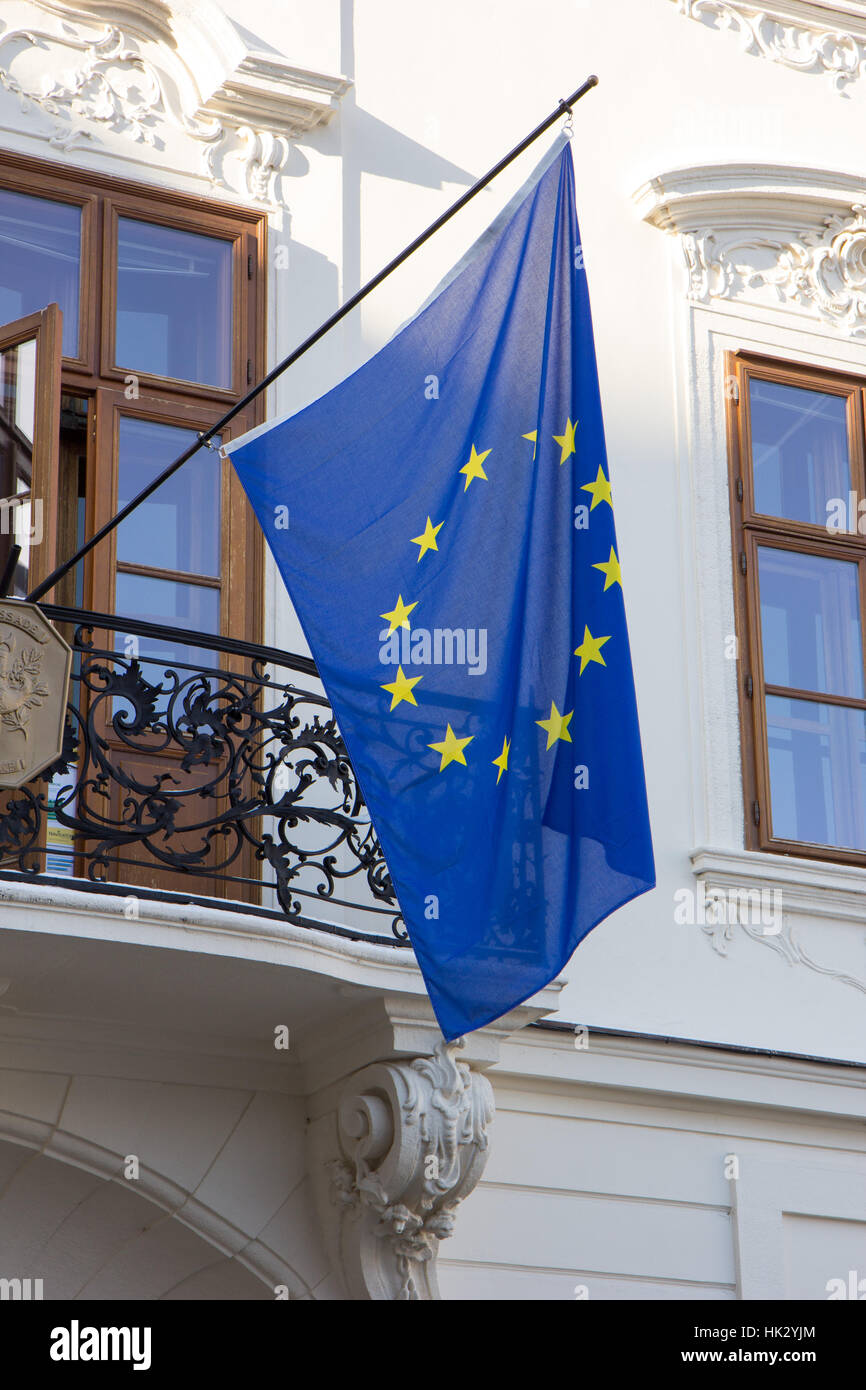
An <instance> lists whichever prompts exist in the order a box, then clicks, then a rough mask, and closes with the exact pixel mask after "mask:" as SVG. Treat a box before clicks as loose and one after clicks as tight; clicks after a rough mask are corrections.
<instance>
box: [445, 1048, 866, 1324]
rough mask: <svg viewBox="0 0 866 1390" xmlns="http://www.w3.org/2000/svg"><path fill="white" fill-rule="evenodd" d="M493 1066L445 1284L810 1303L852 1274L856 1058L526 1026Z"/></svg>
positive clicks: (859, 1176)
mask: <svg viewBox="0 0 866 1390" xmlns="http://www.w3.org/2000/svg"><path fill="white" fill-rule="evenodd" d="M491 1079H492V1081H493V1085H494V1091H495V1095H496V1111H497V1114H496V1124H495V1132H494V1136H493V1143H492V1146H491V1154H490V1160H489V1163H488V1165H487V1168H486V1170H485V1173H484V1177H483V1179H482V1181H481V1183H480V1185H479V1187H478V1188H477V1189H476V1191H475V1192H474V1193H473V1194H472V1195H471V1196H470V1197H469V1199H468V1200H467V1201H466V1203H465V1204H464V1206H463V1207H462V1208H461V1213H460V1219H459V1221H458V1223H457V1228H456V1230H455V1233H454V1235H453V1236H452V1238H451V1239H450V1240H448V1241H446V1242H444V1243H443V1245H442V1247H441V1253H440V1260H439V1271H440V1285H441V1288H442V1296H443V1298H448V1299H497V1300H498V1299H544V1300H554V1301H556V1300H563V1299H564V1300H572V1301H575V1300H576V1301H580V1302H584V1301H587V1300H588V1301H589V1302H590V1303H592V1302H593V1301H595V1300H598V1299H615V1300H630V1299H652V1300H665V1299H673V1300H684V1299H686V1300H692V1299H695V1300H697V1299H710V1300H715V1301H718V1300H729V1299H746V1300H751V1299H757V1298H761V1299H781V1300H787V1299H793V1298H807V1299H816V1300H821V1299H827V1298H828V1296H829V1292H830V1291H828V1287H827V1286H828V1283H829V1281H830V1280H833V1279H840V1280H843V1281H845V1284H846V1286H847V1285H848V1283H849V1271H850V1270H852V1269H853V1270H856V1271H858V1281H859V1278H864V1277H866V1219H864V1218H866V1178H864V1162H863V1158H864V1149H866V1143H864V1135H863V1124H862V1113H863V1089H862V1074H858V1071H857V1069H845V1068H842V1067H836V1068H827V1067H823V1066H817V1065H815V1064H814V1063H805V1062H795V1061H791V1060H788V1059H782V1058H774V1059H768V1058H767V1057H761V1056H752V1057H743V1056H737V1055H736V1054H735V1053H724V1052H720V1051H717V1050H716V1051H714V1050H712V1049H706V1048H697V1047H686V1046H678V1047H672V1046H669V1045H668V1046H665V1045H660V1044H657V1043H649V1042H647V1041H645V1040H635V1039H623V1038H613V1037H604V1036H600V1035H597V1034H593V1033H590V1035H589V1046H588V1048H587V1049H586V1050H583V1051H578V1050H577V1049H576V1048H575V1047H574V1046H573V1041H572V1039H570V1038H569V1037H568V1036H567V1035H562V1034H560V1035H556V1034H554V1035H551V1034H549V1033H541V1032H535V1031H533V1032H531V1033H530V1034H524V1035H523V1037H522V1038H521V1040H520V1042H519V1043H518V1042H515V1043H513V1044H510V1045H509V1046H508V1047H507V1048H506V1049H505V1055H504V1057H503V1060H502V1062H501V1063H500V1065H499V1066H497V1067H496V1068H495V1070H494V1071H493V1073H492V1074H491ZM863 1287H864V1289H866V1284H864V1286H863ZM837 1296H838V1292H837ZM861 1296H862V1295H861ZM586 1315H589V1314H588V1313H587V1314H586ZM578 1316H579V1315H578Z"/></svg>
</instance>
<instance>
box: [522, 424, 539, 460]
mask: <svg viewBox="0 0 866 1390" xmlns="http://www.w3.org/2000/svg"><path fill="white" fill-rule="evenodd" d="M523 438H524V439H528V440H529V442H530V444H531V445H532V457H533V458H535V451H536V449H537V448H538V430H531V431H530V432H529V434H525V435H524V436H523Z"/></svg>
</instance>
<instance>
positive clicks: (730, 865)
mask: <svg viewBox="0 0 866 1390" xmlns="http://www.w3.org/2000/svg"><path fill="white" fill-rule="evenodd" d="M691 863H692V869H693V871H694V874H695V878H696V879H697V880H698V882H699V883H702V884H703V885H704V888H705V890H706V893H707V894H708V895H709V894H710V893H711V892H713V890H715V891H716V892H718V893H720V894H723V895H725V898H726V900H727V901H730V899H727V895H728V894H729V893H730V892H731V891H733V890H737V889H739V890H745V891H746V892H755V891H756V890H757V891H758V892H761V891H762V890H763V891H764V892H765V893H767V894H769V895H772V893H773V892H774V890H775V892H777V893H779V894H780V895H781V896H780V898H778V899H773V898H772V897H770V898H769V899H768V902H771V903H774V904H775V903H779V904H780V906H781V913H780V919H779V920H778V921H777V922H775V923H774V924H773V925H772V926H771V927H767V926H766V925H765V924H764V923H763V922H761V921H759V920H758V921H755V920H754V917H753V918H752V920H749V921H747V920H745V917H746V914H745V913H740V914H738V915H737V914H734V920H729V919H730V918H731V916H732V914H731V913H730V912H727V913H720V914H719V916H720V917H721V920H719V921H706V922H701V923H700V925H701V930H702V931H703V932H704V934H705V935H706V936H707V937H708V939H709V941H710V944H711V945H712V947H713V950H714V951H716V952H717V953H718V954H719V955H721V956H727V955H728V954H729V949H730V946H731V943H732V942H733V940H734V934H735V929H736V930H737V931H738V932H743V933H745V935H746V936H748V937H750V938H751V939H752V940H753V941H757V942H759V943H760V944H761V945H763V946H770V947H771V948H772V949H773V950H774V951H776V952H777V953H778V954H779V955H781V956H782V957H783V958H784V959H785V960H786V961H787V962H788V964H789V965H804V966H806V967H808V969H810V970H814V971H816V972H817V973H818V974H819V975H826V976H829V977H831V978H833V979H835V980H838V981H839V982H840V983H841V984H845V985H849V986H851V987H852V988H853V989H856V990H859V991H860V992H861V993H863V994H866V977H864V976H861V975H859V974H858V975H852V974H849V973H847V972H846V971H845V970H844V969H836V968H834V967H833V966H831V965H823V964H820V963H819V962H818V961H817V960H815V958H814V957H813V956H812V955H811V953H810V952H809V951H807V949H806V948H805V945H804V944H803V943H802V942H801V940H800V937H799V929H800V922H799V921H798V920H797V919H800V918H812V919H815V918H817V919H824V920H825V921H826V920H828V919H830V920H833V921H836V922H843V923H844V922H848V923H850V924H851V925H852V926H856V927H863V926H864V925H866V869H861V868H858V867H857V866H855V865H851V864H831V863H827V862H817V861H815V860H813V859H799V858H796V857H795V856H793V855H782V854H767V853H766V852H764V851H761V850H743V849H734V850H731V849H714V848H710V847H707V846H701V847H699V848H698V849H696V850H694V851H693V852H692V855H691ZM707 915H708V916H709V915H710V914H709V913H708V914H707ZM837 942H838V938H837Z"/></svg>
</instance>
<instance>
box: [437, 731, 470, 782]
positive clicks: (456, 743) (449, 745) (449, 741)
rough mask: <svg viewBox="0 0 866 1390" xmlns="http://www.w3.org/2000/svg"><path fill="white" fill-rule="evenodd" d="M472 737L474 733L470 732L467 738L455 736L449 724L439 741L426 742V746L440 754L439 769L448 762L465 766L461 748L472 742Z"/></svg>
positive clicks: (444, 766) (442, 768) (443, 769)
mask: <svg viewBox="0 0 866 1390" xmlns="http://www.w3.org/2000/svg"><path fill="white" fill-rule="evenodd" d="M474 737H475V735H474V734H470V735H469V737H468V738H456V737H455V735H454V730H453V729H452V728H451V725H450V724H449V725H448V727H447V730H446V733H445V737H444V738H443V740H442V742H441V743H428V744H427V747H428V748H432V749H433V751H434V752H436V753H441V754H442V761H441V763H440V764H439V771H440V772H444V771H445V768H446V767H447V766H448V764H449V763H462V764H463V766H464V767H465V766H466V759H465V758H464V756H463V749H464V748H465V747H466V745H467V743H471V742H472V740H473V738H474Z"/></svg>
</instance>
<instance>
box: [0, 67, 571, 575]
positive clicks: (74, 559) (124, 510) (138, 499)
mask: <svg viewBox="0 0 866 1390" xmlns="http://www.w3.org/2000/svg"><path fill="white" fill-rule="evenodd" d="M596 86H598V78H597V77H596V76H595V75H594V74H593V75H592V76H591V77H587V79H586V81H585V82H583V83H582V84H581V86H579V87H578V88H577V90H576V91H574V92H572V94H571V96H570V97H567V98H563V99H562V100H560V102H559V105H558V106H557V108H556V110H555V111H552V112H551V113H550V115H549V116H546V117H545V119H544V120H543V121H542V122H541V123H540V124H539V125H537V126H536V127H535V129H534V130H532V131H530V133H529V134H528V135H527V136H526V137H525V139H523V140H521V141H520V144H519V145H515V146H514V149H513V150H510V151H509V152H508V154H507V155H505V156H504V157H503V158H502V159H500V160H499V162H498V164H494V166H493V168H492V169H489V170H488V172H487V173H486V174H485V175H484V176H483V178H480V179H478V181H477V182H476V183H474V184H473V185H472V187H471V188H468V189H467V190H466V192H465V193H462V194H461V195H460V197H459V198H458V199H457V201H456V202H454V203H452V204H451V206H450V208H448V209H446V211H445V212H443V213H442V215H441V216H440V217H437V218H436V221H435V222H431V223H430V226H429V227H428V228H427V229H426V231H423V232H422V233H421V235H420V236H417V237H416V238H415V240H414V241H410V243H409V245H408V246H406V247H404V249H403V250H402V251H401V252H400V254H399V255H397V256H395V257H394V259H393V260H392V261H389V262H388V264H387V265H386V266H384V267H383V268H382V270H380V271H378V273H377V274H376V275H374V276H373V278H372V280H368V281H367V283H366V285H362V287H361V289H359V290H358V291H356V293H355V294H353V295H352V296H351V297H350V298H349V299H347V300H346V302H345V304H342V305H341V306H340V308H339V309H337V310H336V311H335V312H334V313H333V314H332V315H331V317H330V318H328V319H326V320H325V322H324V323H323V324H320V325H319V327H318V328H317V329H316V330H315V332H314V333H311V334H310V336H309V338H306V339H305V340H304V342H302V343H301V345H300V347H296V348H295V349H294V351H293V352H290V353H289V355H288V357H284V358H283V360H282V362H278V363H277V365H276V366H275V367H273V368H272V369H271V370H270V371H269V372H268V374H267V376H264V377H262V379H261V381H259V382H258V383H257V384H256V385H255V386H253V387H251V389H250V390H249V391H247V393H246V395H245V396H244V397H242V399H241V400H239V401H238V402H237V403H236V404H235V405H233V406H232V407H231V409H230V410H227V411H226V413H225V415H223V416H222V417H221V419H219V420H217V422H216V424H215V425H211V427H210V429H208V430H204V431H203V432H202V433H201V434H199V436H198V438H197V439H196V442H195V443H194V444H191V445H190V447H189V448H188V449H186V450H185V451H184V452H183V453H182V454H179V455H178V457H177V458H176V459H175V460H174V462H173V463H170V464H169V465H168V467H167V468H164V469H163V471H162V472H161V473H160V474H159V475H158V476H157V477H156V478H154V479H153V481H152V482H151V483H148V485H147V487H145V488H142V490H141V492H139V493H138V494H137V495H136V496H135V497H133V498H132V500H131V501H130V502H127V504H126V506H125V507H121V509H120V511H119V512H117V513H116V514H115V515H114V516H113V517H111V519H110V520H109V521H106V523H105V525H104V526H101V527H100V528H99V530H98V531H96V532H95V533H94V535H92V536H91V537H90V540H89V541H85V542H84V544H83V545H81V546H79V547H78V549H77V550H76V552H75V554H74V555H72V556H71V557H70V559H68V560H64V562H63V564H62V565H58V567H57V569H55V570H53V571H52V572H51V574H49V575H48V576H47V578H45V579H43V580H42V583H41V584H37V585H36V588H35V589H33V591H32V592H31V593H30V594H29V595H28V598H29V600H30V602H31V603H35V602H36V601H38V600H39V599H40V598H42V596H43V594H47V593H48V591H49V589H53V588H54V585H55V584H57V582H58V581H59V580H61V579H62V578H63V576H64V575H65V574H68V572H69V571H70V570H71V569H72V568H73V567H74V566H75V565H77V564H78V562H79V561H80V560H83V559H84V557H85V555H87V554H89V552H90V551H91V550H92V549H93V548H94V546H96V545H98V544H99V542H100V541H101V540H104V539H105V537H106V536H107V535H109V534H110V533H111V532H112V531H113V530H114V528H115V526H119V525H120V523H121V522H122V521H125V520H126V518H127V517H128V516H129V515H130V513H132V512H134V511H135V509H136V507H139V506H140V505H141V503H142V502H145V501H146V500H147V498H148V497H150V496H151V494H152V493H154V492H156V490H157V488H158V487H161V486H162V484H163V483H164V482H166V481H167V480H168V479H169V478H170V477H172V475H173V474H174V473H176V472H177V470H178V469H179V468H182V467H183V465H184V464H185V463H186V462H187V460H188V459H191V458H192V457H193V455H194V454H197V453H198V451H199V449H202V448H204V447H208V448H211V449H212V448H213V445H212V444H211V442H210V441H211V440H212V439H213V438H214V436H215V435H217V434H219V433H220V432H221V431H222V430H224V429H225V427H226V425H227V424H228V423H229V422H230V421H231V420H233V419H234V418H235V416H236V415H238V414H240V412H241V411H242V410H244V409H245V408H246V407H247V406H248V405H249V404H250V401H254V400H255V398H256V396H259V395H261V393H262V391H266V390H267V388H268V387H269V386H270V385H271V384H272V383H273V382H275V381H276V379H277V377H279V376H282V374H283V372H285V371H286V370H287V369H288V368H289V367H291V366H293V365H294V363H295V362H297V360H298V358H299V357H303V355H304V353H305V352H308V351H309V349H310V348H311V347H313V345H314V344H315V343H317V342H318V341H319V339H320V338H323V337H324V336H325V334H326V333H329V332H330V330H331V329H332V328H333V327H334V325H335V324H338V323H339V322H340V320H341V319H343V318H345V317H346V315H347V314H348V313H350V312H351V310H352V309H354V308H355V306H356V305H357V304H360V303H361V300H362V299H365V298H366V297H367V295H368V294H369V293H370V291H371V290H374V289H375V288H376V286H377V285H381V283H382V281H383V280H385V279H387V277H388V276H389V275H390V274H391V273H392V271H394V270H396V269H397V267H398V266H400V265H402V264H403V262H404V261H405V260H408V258H409V257H410V256H411V255H412V254H413V253H414V252H415V251H417V250H418V248H419V246H423V245H424V242H425V241H429V239H430V237H431V236H433V234H434V233H435V232H438V231H439V228H440V227H444V225H445V223H446V222H448V221H450V219H451V218H452V217H453V216H454V214H455V212H459V211H460V209H461V208H462V207H465V206H466V204H467V203H468V202H469V201H470V199H471V198H474V197H475V195H476V193H480V192H481V190H482V188H486V187H487V185H488V184H489V183H490V182H491V181H492V180H493V179H495V178H496V175H497V174H501V173H502V170H503V169H505V168H507V167H508V165H509V164H511V162H512V160H515V159H516V158H517V156H518V155H520V154H522V153H523V151H524V150H525V149H527V148H528V147H529V146H530V145H531V144H532V143H533V141H534V140H537V139H538V137H539V135H543V134H544V132H545V131H546V130H549V129H550V127H551V126H552V125H553V123H554V121H556V120H558V119H559V117H560V116H562V115H568V113H569V112H570V111H571V108H572V107H573V106H574V105H575V104H576V103H577V102H578V101H580V99H581V97H583V96H586V93H587V92H589V91H591V90H592V88H593V87H596ZM4 577H5V576H4ZM7 584H8V581H7ZM5 592H6V589H5V587H3V586H2V585H0V597H2V596H3V595H4V594H5Z"/></svg>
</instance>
